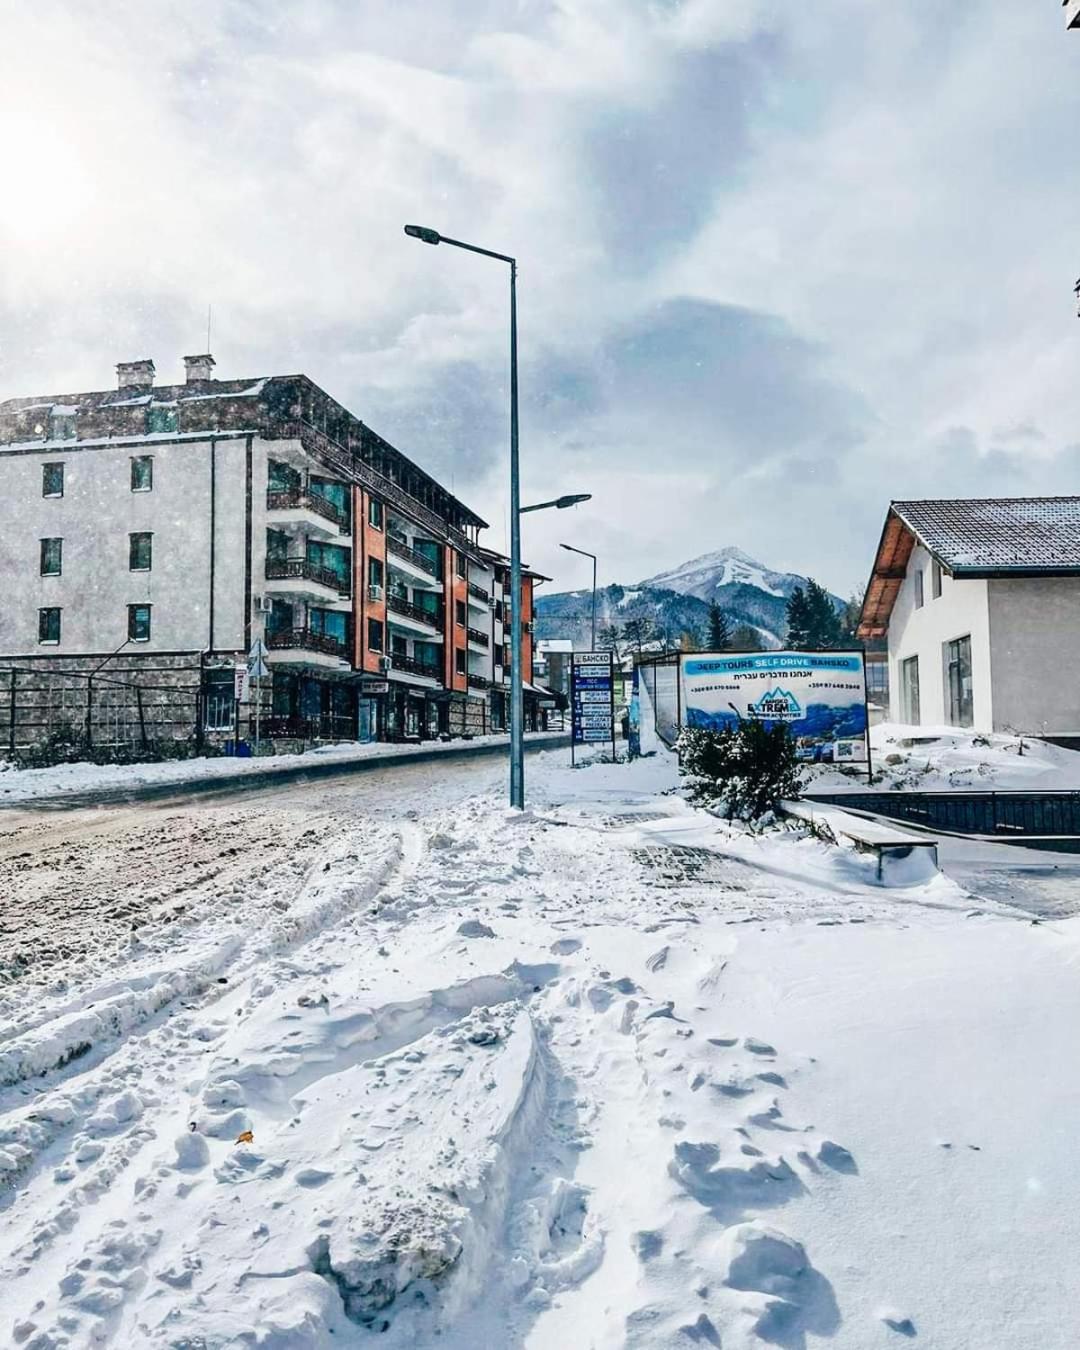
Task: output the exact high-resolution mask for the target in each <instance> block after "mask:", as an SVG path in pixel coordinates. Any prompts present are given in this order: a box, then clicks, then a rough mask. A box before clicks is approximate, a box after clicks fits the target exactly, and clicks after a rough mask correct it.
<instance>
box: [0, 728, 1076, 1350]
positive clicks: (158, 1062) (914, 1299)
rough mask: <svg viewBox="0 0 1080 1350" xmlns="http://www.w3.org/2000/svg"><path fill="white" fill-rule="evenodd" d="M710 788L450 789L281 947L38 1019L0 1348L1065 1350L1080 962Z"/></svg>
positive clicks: (351, 852)
mask: <svg viewBox="0 0 1080 1350" xmlns="http://www.w3.org/2000/svg"><path fill="white" fill-rule="evenodd" d="M459 771H460V772H468V769H467V768H466V769H462V770H459ZM675 781H676V777H675V771H674V767H673V765H672V764H671V763H670V762H669V761H668V760H667V758H666V757H664V756H660V757H657V758H654V759H650V760H646V761H641V762H638V763H636V764H634V765H614V766H601V765H593V766H589V767H585V768H580V769H578V770H577V771H571V770H570V768H569V765H568V763H567V761H566V756H565V755H563V754H562V753H558V754H555V753H552V754H547V755H544V756H542V757H541V758H540V760H539V761H538V762H533V763H530V766H529V795H530V800H531V802H532V803H533V805H532V806H531V807H530V809H529V810H527V811H526V812H524V813H518V812H511V811H508V810H506V809H505V808H504V806H503V805H502V802H501V796H497V795H495V794H492V793H481V794H479V795H477V796H474V797H471V798H468V797H466V799H465V800H464V801H463V802H458V803H457V804H454V805H447V804H445V803H441V801H440V794H439V791H438V789H437V784H436V782H435V780H434V779H433V783H432V789H431V791H430V792H427V793H418V794H417V800H416V801H415V804H414V808H413V809H411V810H409V811H408V813H407V815H405V814H403V815H402V817H401V818H400V819H398V820H397V821H396V822H394V821H390V820H381V821H378V822H376V821H372V820H366V821H360V820H358V822H357V824H356V826H355V829H354V830H353V832H352V834H351V837H347V838H345V839H343V840H342V839H338V840H336V841H335V843H334V846H333V848H332V850H330V852H329V853H328V856H327V858H326V860H325V861H326V866H325V867H324V866H323V865H322V864H319V865H318V866H314V867H312V868H311V869H310V870H309V871H308V872H307V873H305V874H303V875H302V876H301V875H298V877H297V879H296V889H295V893H294V894H293V895H292V896H291V897H284V896H283V895H282V894H281V893H275V894H276V901H275V904H274V906H273V908H272V909H267V910H265V911H257V915H256V918H257V921H256V922H254V923H251V924H247V925H245V924H243V923H242V922H240V923H238V922H237V920H236V916H235V915H233V916H230V917H229V918H225V917H217V918H214V917H212V916H213V915H214V914H217V911H215V910H213V909H212V908H210V907H207V909H206V911H205V912H206V914H207V915H208V916H211V917H208V918H207V919H206V921H205V922H204V923H203V924H201V925H190V926H188V927H185V928H178V929H177V930H176V934H175V942H174V946H173V947H172V948H169V947H167V946H164V945H162V944H160V943H158V944H156V945H154V948H153V959H152V961H149V962H148V959H147V956H146V954H145V953H140V952H139V951H138V950H134V951H128V952H125V953H123V954H122V955H121V956H118V957H117V959H116V962H115V965H114V967H113V968H112V969H111V970H110V971H109V973H108V979H107V980H104V979H103V978H102V976H101V973H100V972H99V971H97V970H96V969H95V970H93V971H88V972H87V973H86V974H85V975H83V976H81V975H80V972H79V969H78V967H77V965H73V966H72V967H71V968H69V969H66V970H65V972H64V975H63V980H64V984H63V988H60V987H56V988H51V989H46V990H43V989H42V988H40V987H36V986H35V987H34V988H33V989H32V990H31V989H29V988H28V989H27V990H26V991H25V998H24V1003H23V1004H22V1005H19V1003H18V991H17V990H15V991H14V992H10V991H9V997H8V1015H9V1018H10V1025H9V1026H8V1027H7V1028H6V1029H5V1030H4V1032H3V1040H2V1041H0V1069H2V1070H3V1072H2V1074H0V1078H2V1080H3V1081H4V1082H5V1083H6V1086H4V1087H3V1088H0V1111H2V1115H0V1177H2V1180H0V1185H2V1186H3V1187H4V1192H3V1203H4V1206H5V1208H4V1213H3V1219H4V1221H3V1224H2V1232H0V1286H2V1288H3V1290H4V1300H3V1308H2V1310H0V1343H2V1344H4V1345H8V1344H10V1345H12V1346H16V1347H23V1348H27V1350H60V1347H65V1348H67V1347H83V1346H86V1347H94V1346H115V1347H129V1346H131V1347H138V1348H139V1350H141V1348H142V1347H171V1348H173V1350H219V1348H221V1350H224V1348H225V1347H245V1346H247V1347H255V1346H259V1347H271V1348H273V1350H302V1348H303V1347H312V1348H314V1347H330V1346H356V1347H363V1346H367V1345H371V1346H373V1347H374V1346H379V1347H386V1350H407V1348H408V1350H412V1348H413V1347H444V1348H445V1350H488V1348H491V1350H504V1348H505V1350H525V1348H526V1347H528V1348H529V1350H618V1348H620V1347H634V1348H635V1350H645V1348H648V1350H669V1347H670V1348H673V1350H683V1348H684V1350H698V1348H699V1347H710V1346H712V1347H715V1346H722V1347H724V1350H739V1348H740V1347H741V1348H742V1350H750V1348H751V1347H754V1346H762V1347H764V1346H780V1347H783V1348H784V1350H813V1348H814V1347H825V1346H828V1347H835V1348H836V1350H876V1348H877V1347H889V1346H896V1347H899V1346H901V1345H905V1344H908V1343H909V1342H910V1343H912V1344H916V1345H920V1346H926V1347H932V1348H934V1350H988V1348H989V1347H994V1348H995V1350H998V1348H999V1347H1000V1350H1067V1348H1069V1350H1071V1348H1072V1347H1074V1346H1075V1345H1076V1336H1075V1329H1074V1328H1075V1308H1074V1302H1075V1300H1074V1299H1073V1297H1072V1294H1071V1289H1072V1288H1073V1287H1074V1284H1073V1275H1072V1264H1073V1263H1072V1260H1071V1253H1072V1252H1073V1251H1074V1250H1075V1249H1076V1246H1077V1242H1078V1241H1080V1180H1078V1174H1077V1169H1076V1168H1075V1167H1074V1166H1073V1165H1072V1141H1073V1140H1074V1139H1075V1138H1076V1137H1077V1134H1078V1131H1080V1062H1078V1059H1077V1056H1076V1054H1075V1045H1074V1040H1075V1028H1076V1026H1077V1025H1080V981H1078V980H1077V978H1076V972H1077V969H1078V968H1080V959H1078V958H1080V941H1078V938H1080V928H1078V926H1077V921H1075V920H1063V921H1059V922H1055V923H1044V924H1036V925H1033V924H1031V923H1030V921H1029V920H1028V919H1027V918H1026V917H1023V916H1021V915H1019V914H1018V913H1017V912H1015V911H1013V910H1010V909H1008V908H1006V907H1004V906H995V905H990V904H985V903H982V902H976V901H973V900H972V899H971V897H969V896H967V895H965V894H964V893H963V892H962V891H960V890H959V889H958V888H957V887H956V886H955V885H954V884H953V883H951V882H949V881H948V880H946V879H945V878H943V877H937V878H935V879H934V880H933V881H932V882H931V883H930V884H925V885H919V886H912V887H907V888H903V889H895V890H885V889H883V888H881V887H880V886H878V885H877V884H876V882H875V879H874V877H875V869H874V864H873V860H872V859H866V858H863V857H862V856H861V855H856V854H853V853H852V852H851V851H850V850H841V849H838V848H835V847H832V846H829V845H826V844H824V843H822V842H821V841H819V840H817V839H814V838H811V837H808V836H806V835H804V834H803V833H801V832H800V831H796V830H788V831H780V830H776V831H773V832H770V833H766V834H764V835H757V836H755V835H750V834H747V833H745V832H742V831H740V830H738V829H735V828H733V827H730V826H728V825H726V824H723V823H721V822H719V821H718V820H716V819H715V818H713V817H711V816H709V815H705V814H703V813H701V812H697V811H694V810H692V809H691V808H689V807H688V806H687V805H686V804H685V803H684V802H683V801H682V800H681V798H680V797H678V796H677V795H673V794H671V793H670V792H669V791H668V789H669V788H670V787H672V786H673V785H674V783H675ZM342 808H343V809H344V803H342ZM230 884H231V883H230ZM166 952H167V953H168V956H169V959H168V961H167V962H166V961H165V957H164V953H166Z"/></svg>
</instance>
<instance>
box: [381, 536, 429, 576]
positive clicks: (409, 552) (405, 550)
mask: <svg viewBox="0 0 1080 1350" xmlns="http://www.w3.org/2000/svg"><path fill="white" fill-rule="evenodd" d="M386 547H387V549H388V550H389V551H390V552H391V553H396V554H397V556H398V557H399V558H405V559H406V560H407V561H408V562H411V563H412V564H413V566H414V567H419V568H420V570H421V571H422V572H427V573H428V575H429V576H433V577H435V579H436V580H438V577H439V564H438V562H437V560H436V559H435V558H429V557H428V556H427V554H426V553H421V552H419V550H417V549H415V548H412V547H410V546H409V544H407V543H406V542H405V540H404V539H400V538H399V537H398V536H397V535H396V534H391V535H388V536H387V540H386Z"/></svg>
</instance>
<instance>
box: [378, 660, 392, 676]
mask: <svg viewBox="0 0 1080 1350" xmlns="http://www.w3.org/2000/svg"><path fill="white" fill-rule="evenodd" d="M379 669H380V670H381V671H382V672H383V674H385V673H386V672H387V671H388V670H393V669H394V658H393V657H392V656H380V657H379Z"/></svg>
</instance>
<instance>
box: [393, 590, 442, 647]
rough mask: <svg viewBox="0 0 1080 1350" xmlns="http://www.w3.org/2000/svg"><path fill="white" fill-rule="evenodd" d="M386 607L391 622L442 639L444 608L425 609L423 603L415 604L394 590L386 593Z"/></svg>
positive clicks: (426, 635)
mask: <svg viewBox="0 0 1080 1350" xmlns="http://www.w3.org/2000/svg"><path fill="white" fill-rule="evenodd" d="M386 608H387V610H388V611H389V614H388V616H387V617H388V619H389V621H390V623H392V624H396V625H397V626H398V627H399V628H408V629H412V630H414V631H417V632H421V633H423V634H424V636H425V637H428V638H438V639H439V640H441V639H442V617H443V616H442V610H441V609H437V610H434V611H432V610H430V609H425V608H424V607H423V605H414V604H413V603H412V601H411V600H407V599H406V598H405V597H404V596H403V595H397V594H395V593H394V592H393V591H388V592H387V594H386Z"/></svg>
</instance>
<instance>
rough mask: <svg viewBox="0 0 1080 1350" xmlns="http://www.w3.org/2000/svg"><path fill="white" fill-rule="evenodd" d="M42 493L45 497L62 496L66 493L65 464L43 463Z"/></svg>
mask: <svg viewBox="0 0 1080 1350" xmlns="http://www.w3.org/2000/svg"><path fill="white" fill-rule="evenodd" d="M41 495H42V496H43V497H62V496H63V495H64V466H63V465H62V464H43V465H42V466H41Z"/></svg>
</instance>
